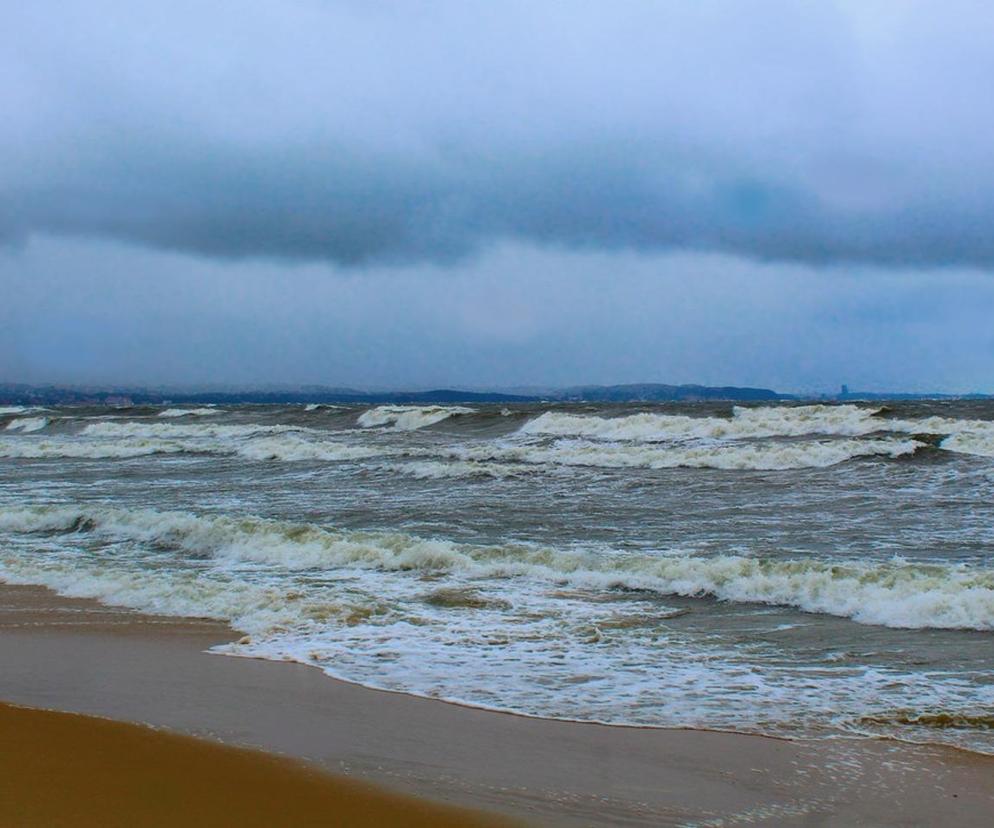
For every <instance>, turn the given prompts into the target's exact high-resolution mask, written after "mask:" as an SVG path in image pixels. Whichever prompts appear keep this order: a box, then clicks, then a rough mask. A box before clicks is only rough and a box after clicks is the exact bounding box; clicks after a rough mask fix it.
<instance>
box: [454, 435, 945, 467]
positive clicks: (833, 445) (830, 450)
mask: <svg viewBox="0 0 994 828" xmlns="http://www.w3.org/2000/svg"><path fill="white" fill-rule="evenodd" d="M926 445H927V444H926V443H923V442H920V441H918V440H895V439H882V440H821V441H804V442H792V443H763V444H757V443H707V444H699V445H676V446H666V447H663V446H655V445H652V446H647V445H639V444H635V445H632V444H625V443H598V442H592V441H585V440H559V441H557V442H555V443H553V444H552V445H549V446H537V445H513V444H509V443H505V444H503V445H501V446H494V447H487V446H479V447H469V448H465V449H455V450H453V454H454V455H456V456H458V457H460V458H462V459H468V460H475V461H477V462H479V461H484V460H500V461H508V460H513V461H518V462H522V463H536V464H549V465H560V466H591V467H596V468H610V469H621V468H643V469H674V468H698V469H723V470H741V471H745V470H754V471H775V470H787V469H810V468H825V467H827V466H834V465H837V464H839V463H844V462H846V461H847V460H853V459H856V458H859V457H874V456H881V457H889V458H898V457H903V456H907V455H912V454H914V453H915V452H916V451H918V450H920V449H923V448H925V447H926Z"/></svg>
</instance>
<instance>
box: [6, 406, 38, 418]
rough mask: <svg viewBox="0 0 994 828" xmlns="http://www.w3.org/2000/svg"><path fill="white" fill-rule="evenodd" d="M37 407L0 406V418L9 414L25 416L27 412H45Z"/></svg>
mask: <svg viewBox="0 0 994 828" xmlns="http://www.w3.org/2000/svg"><path fill="white" fill-rule="evenodd" d="M45 410H46V409H44V408H40V407H39V406H37V405H0V417H7V416H10V415H11V414H27V413H28V412H29V411H45Z"/></svg>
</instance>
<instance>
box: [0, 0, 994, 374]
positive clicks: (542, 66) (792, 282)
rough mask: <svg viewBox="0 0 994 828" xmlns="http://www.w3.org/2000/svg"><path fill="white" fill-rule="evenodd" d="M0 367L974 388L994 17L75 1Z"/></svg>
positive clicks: (37, 121)
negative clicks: (990, 34) (990, 35)
mask: <svg viewBox="0 0 994 828" xmlns="http://www.w3.org/2000/svg"><path fill="white" fill-rule="evenodd" d="M4 18H5V20H4V26H3V27H2V28H0V111H2V112H3V113H4V123H3V127H2V128H0V381H8V382H32V383H45V382H55V383H77V384H98V383H105V384H148V385H161V384H166V385H170V384H171V385H228V386H230V385H271V384H281V385H294V384H324V385H331V386H354V387H367V388H373V387H375V388H402V387H406V388H415V387H436V386H461V387H473V388H481V387H492V386H498V387H518V386H549V385H573V384H581V383H605V384H607V383H622V382H671V383H682V382H700V383H705V384H721V385H724V384H736V385H758V386H764V387H773V388H776V389H778V390H784V391H818V390H836V389H837V387H838V386H839V385H840V384H841V383H848V384H849V386H850V387H852V388H859V389H862V390H871V391H881V390H910V391H933V390H934V391H953V392H956V391H988V392H992V391H994V145H992V144H991V141H990V136H991V134H994V107H991V106H990V89H991V88H992V87H994V50H992V49H990V47H989V33H990V32H991V31H992V30H994V6H991V5H990V4H989V3H984V2H955V0H954V2H945V3H941V4H940V3H934V2H916V0H891V2H884V0H858V2H830V1H829V0H824V2H811V3H797V2H794V0H790V2H776V0H769V2H762V1H761V0H753V1H752V2H743V1H742V0H738V1H737V2H736V1H734V0H727V2H716V1H715V0H699V2H695V3H686V2H664V1H663V0H656V1H655V2H648V0H647V1H646V2H634V0H632V1H630V2H626V0H616V1H615V2H610V3H608V2H585V0H573V2H552V0H531V1H530V2H516V1H515V0H502V2H500V3H492V2H474V0H461V2H448V1H447V0H432V2H427V1H426V2H418V0H411V1H410V2H405V3H399V2H398V3H387V2H380V0H361V1H360V0H338V1H337V2H336V1H335V0H279V2H276V1H275V0H274V1H273V2H269V1H268V0H255V1H254V2H245V0H238V2H234V0H231V2H228V1H227V0H218V1H217V2H212V3H210V4H205V3H200V2H186V1H185V0H174V1H173V2H171V3H167V4H163V3H151V2H149V3H146V2H141V0H131V1H130V2H123V1H122V0H115V1H111V0H103V1H101V0H88V2H76V0H62V2H58V3H56V2H46V0H38V2H34V3H23V4H13V7H12V8H9V9H6V10H5V13H4Z"/></svg>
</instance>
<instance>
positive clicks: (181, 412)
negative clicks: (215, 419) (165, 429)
mask: <svg viewBox="0 0 994 828" xmlns="http://www.w3.org/2000/svg"><path fill="white" fill-rule="evenodd" d="M220 413H221V411H219V410H218V409H216V408H167V409H166V410H165V411H160V412H159V416H160V417H209V416H211V415H212V414H220Z"/></svg>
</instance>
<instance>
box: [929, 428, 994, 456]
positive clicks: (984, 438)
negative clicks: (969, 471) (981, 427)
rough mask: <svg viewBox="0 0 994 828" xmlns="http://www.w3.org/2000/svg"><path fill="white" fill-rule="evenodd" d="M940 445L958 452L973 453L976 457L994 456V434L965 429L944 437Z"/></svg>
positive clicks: (947, 449)
mask: <svg viewBox="0 0 994 828" xmlns="http://www.w3.org/2000/svg"><path fill="white" fill-rule="evenodd" d="M939 445H940V447H941V448H943V449H945V450H946V451H954V452H956V453H957V454H972V455H974V456H975V457H994V434H984V433H978V432H975V431H965V432H962V433H960V434H952V435H950V436H949V437H947V438H946V439H944V440H943V441H942V442H941V443H940V444H939Z"/></svg>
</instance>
